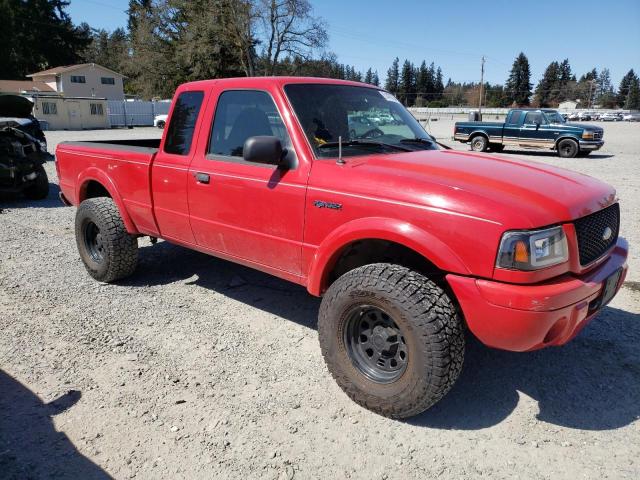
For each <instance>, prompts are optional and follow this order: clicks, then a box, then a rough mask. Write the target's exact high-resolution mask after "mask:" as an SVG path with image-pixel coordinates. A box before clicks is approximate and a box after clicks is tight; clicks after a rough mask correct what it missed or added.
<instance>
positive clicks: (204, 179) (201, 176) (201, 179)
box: [193, 172, 210, 185]
mask: <svg viewBox="0 0 640 480" xmlns="http://www.w3.org/2000/svg"><path fill="white" fill-rule="evenodd" d="M193 176H194V177H196V182H198V183H204V184H207V185H208V184H209V181H210V178H209V174H208V173H202V172H194V174H193Z"/></svg>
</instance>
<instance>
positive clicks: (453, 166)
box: [345, 150, 616, 229]
mask: <svg viewBox="0 0 640 480" xmlns="http://www.w3.org/2000/svg"><path fill="white" fill-rule="evenodd" d="M349 166H350V167H351V168H352V169H353V173H354V174H355V177H357V180H356V179H355V178H352V179H345V181H349V183H350V185H351V186H352V187H351V189H353V186H354V183H353V182H354V181H357V182H358V183H357V184H355V185H358V188H359V189H366V190H369V189H371V191H370V192H362V193H369V194H371V195H374V196H388V197H389V198H390V199H394V200H402V201H405V202H409V203H414V204H421V205H425V206H429V207H435V208H439V209H444V210H450V211H451V212H454V213H459V214H463V215H471V216H474V217H477V218H482V219H486V220H490V221H492V222H495V223H500V224H502V225H505V226H506V227H507V229H512V228H536V227H544V226H547V225H552V224H555V223H559V222H566V221H570V220H574V219H576V218H579V217H583V216H585V215H588V214H590V213H593V212H595V211H598V210H601V209H602V208H605V207H606V206H608V205H610V204H611V203H613V202H615V200H616V194H615V190H614V189H613V188H612V187H611V186H610V185H608V184H606V183H604V182H601V181H599V180H596V179H595V178H592V177H589V176H587V175H583V174H580V173H577V172H573V171H570V170H565V169H562V168H557V167H553V166H550V165H546V164H542V163H537V162H531V161H523V160H516V159H509V158H504V157H500V158H498V157H494V156H491V155H485V154H476V153H473V152H460V151H454V150H430V151H417V152H411V153H401V154H397V155H384V156H368V157H357V158H352V159H348V160H347V167H349ZM347 177H351V175H347ZM381 186H382V187H381ZM398 197H401V198H398Z"/></svg>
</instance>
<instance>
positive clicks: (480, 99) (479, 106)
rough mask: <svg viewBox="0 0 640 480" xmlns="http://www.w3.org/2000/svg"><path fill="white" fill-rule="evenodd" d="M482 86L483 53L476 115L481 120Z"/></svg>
mask: <svg viewBox="0 0 640 480" xmlns="http://www.w3.org/2000/svg"><path fill="white" fill-rule="evenodd" d="M483 87H484V55H483V56H482V64H481V66H480V95H479V98H478V115H479V116H480V121H482V88H483Z"/></svg>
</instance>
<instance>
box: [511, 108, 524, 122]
mask: <svg viewBox="0 0 640 480" xmlns="http://www.w3.org/2000/svg"><path fill="white" fill-rule="evenodd" d="M521 116H522V112H521V111H520V110H516V111H515V112H512V113H511V118H510V119H509V123H510V124H512V125H518V124H519V123H520V117H521Z"/></svg>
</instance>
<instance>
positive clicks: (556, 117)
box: [544, 112, 564, 123]
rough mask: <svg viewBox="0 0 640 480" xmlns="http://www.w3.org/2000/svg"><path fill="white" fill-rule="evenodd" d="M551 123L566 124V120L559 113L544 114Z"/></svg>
mask: <svg viewBox="0 0 640 480" xmlns="http://www.w3.org/2000/svg"><path fill="white" fill-rule="evenodd" d="M544 114H545V116H546V117H547V120H548V121H549V123H564V118H562V115H560V114H559V113H558V112H544Z"/></svg>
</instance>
